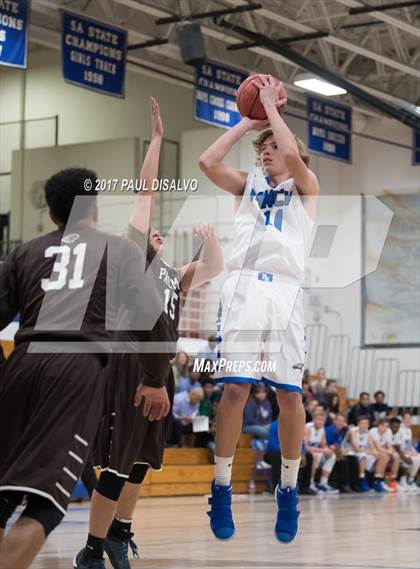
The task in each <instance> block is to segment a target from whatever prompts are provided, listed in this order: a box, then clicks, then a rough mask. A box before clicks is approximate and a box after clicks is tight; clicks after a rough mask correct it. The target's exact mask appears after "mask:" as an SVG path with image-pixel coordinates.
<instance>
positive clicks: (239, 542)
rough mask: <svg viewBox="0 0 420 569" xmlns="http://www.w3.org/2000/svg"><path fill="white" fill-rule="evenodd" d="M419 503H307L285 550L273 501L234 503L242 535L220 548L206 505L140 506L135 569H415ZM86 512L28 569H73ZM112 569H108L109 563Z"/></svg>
mask: <svg viewBox="0 0 420 569" xmlns="http://www.w3.org/2000/svg"><path fill="white" fill-rule="evenodd" d="M419 503H420V499H419V497H418V496H416V495H410V494H405V495H399V496H398V495H385V496H383V495H376V494H369V495H363V496H361V495H357V494H353V495H346V496H333V497H331V496H329V497H302V499H301V512H302V513H301V518H300V520H301V530H300V533H299V536H298V538H297V540H296V541H295V542H294V543H293V544H290V545H288V546H285V545H281V544H279V543H277V542H276V541H275V538H274V535H273V522H274V516H275V504H274V501H273V498H272V497H271V496H269V495H256V496H251V497H250V496H248V495H236V496H235V498H234V512H235V519H236V523H237V533H236V537H235V539H234V540H233V541H231V542H227V543H221V542H218V541H215V540H214V539H213V538H212V536H211V534H210V531H209V529H208V524H207V516H206V514H205V512H206V498H205V497H202V496H200V497H177V498H145V499H140V500H139V502H138V506H137V509H136V512H135V518H134V531H135V534H136V535H135V539H136V542H137V544H138V545H139V547H140V559H139V560H136V561H132V568H133V569H140V568H141V569H198V568H200V569H274V568H276V569H277V568H287V569H289V568H302V569H418V567H419V566H420V548H419V541H418V538H419V534H418V532H419ZM88 515H89V504H87V503H83V504H72V505H71V506H70V509H69V513H68V515H67V517H66V518H65V520H64V522H63V523H62V524H61V525H60V526H59V528H58V529H57V530H56V531H55V532H54V533H53V534H52V535H51V537H50V538H49V540H48V541H47V543H46V545H45V546H44V549H43V550H42V552H41V554H40V555H39V557H38V559H37V560H36V561H35V562H34V563H33V565H32V566H31V569H69V568H71V567H72V557H73V555H74V554H75V553H76V552H77V551H78V549H79V548H80V547H82V546H83V544H84V540H85V537H86V534H87V527H88V526H87V522H88ZM107 567H109V568H110V564H109V562H107Z"/></svg>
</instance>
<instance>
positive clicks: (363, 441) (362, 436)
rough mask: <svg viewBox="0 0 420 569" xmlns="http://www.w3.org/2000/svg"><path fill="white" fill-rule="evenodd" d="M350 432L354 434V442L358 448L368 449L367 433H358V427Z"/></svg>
mask: <svg viewBox="0 0 420 569" xmlns="http://www.w3.org/2000/svg"><path fill="white" fill-rule="evenodd" d="M352 432H353V433H355V434H356V441H357V444H358V445H359V447H360V448H362V449H363V450H366V449H367V448H368V438H369V433H368V432H367V431H366V432H365V433H361V432H360V431H359V427H355V428H354V429H353V430H352Z"/></svg>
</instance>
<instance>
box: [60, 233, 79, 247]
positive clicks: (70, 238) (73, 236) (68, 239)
mask: <svg viewBox="0 0 420 569" xmlns="http://www.w3.org/2000/svg"><path fill="white" fill-rule="evenodd" d="M78 239H80V235H79V234H78V233H69V234H68V235H64V236H63V237H62V238H61V241H62V242H63V243H69V244H70V245H71V244H72V243H74V242H75V241H77V240H78Z"/></svg>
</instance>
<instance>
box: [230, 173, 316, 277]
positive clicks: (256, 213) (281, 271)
mask: <svg viewBox="0 0 420 569" xmlns="http://www.w3.org/2000/svg"><path fill="white" fill-rule="evenodd" d="M312 228H313V221H312V219H311V218H310V217H309V215H308V213H307V212H306V210H305V208H304V206H303V203H302V199H301V197H300V196H299V194H298V191H297V189H296V186H295V183H294V180H293V178H289V179H288V180H284V181H283V182H281V183H280V184H278V185H277V186H276V187H272V186H270V184H269V180H268V177H265V176H264V175H263V173H262V172H261V170H260V169H255V170H254V171H253V172H251V173H250V174H249V175H248V178H247V182H246V187H245V190H244V194H243V196H242V198H241V202H240V205H239V207H238V209H237V211H236V215H235V230H234V242H233V247H232V250H231V254H230V257H229V260H228V262H227V268H228V270H229V271H235V270H242V269H247V270H254V271H258V272H268V273H274V274H278V275H282V276H285V277H288V278H291V279H294V280H297V281H299V282H302V280H303V277H304V270H305V256H306V248H307V245H308V240H309V236H310V233H311V231H312Z"/></svg>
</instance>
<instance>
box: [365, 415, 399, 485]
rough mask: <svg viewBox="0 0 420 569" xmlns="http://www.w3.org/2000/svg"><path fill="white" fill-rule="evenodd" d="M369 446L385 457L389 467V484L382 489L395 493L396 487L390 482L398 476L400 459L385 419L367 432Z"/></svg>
mask: <svg viewBox="0 0 420 569" xmlns="http://www.w3.org/2000/svg"><path fill="white" fill-rule="evenodd" d="M369 444H370V445H371V447H372V448H373V449H375V450H376V451H378V452H380V453H383V454H385V456H387V458H388V460H387V465H388V464H389V465H390V467H391V484H384V488H385V490H388V491H389V492H395V491H396V490H397V487H396V486H395V483H394V484H392V482H394V481H395V480H396V478H397V476H398V471H399V469H400V462H401V459H400V455H399V453H398V452H397V451H396V450H395V449H394V447H393V445H392V433H391V430H390V428H389V422H388V420H387V419H380V420H379V421H378V426H377V427H373V428H372V429H370V430H369Z"/></svg>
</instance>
